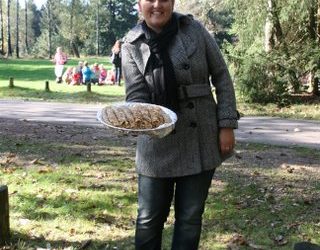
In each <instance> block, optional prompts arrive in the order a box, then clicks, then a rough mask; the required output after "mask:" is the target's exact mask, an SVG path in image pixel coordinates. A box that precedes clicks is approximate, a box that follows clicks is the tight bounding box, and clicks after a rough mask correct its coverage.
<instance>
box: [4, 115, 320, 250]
mask: <svg viewBox="0 0 320 250" xmlns="http://www.w3.org/2000/svg"><path fill="white" fill-rule="evenodd" d="M14 123H16V125H17V126H19V124H22V123H24V122H23V121H19V122H14ZM26 124H27V126H28V127H27V129H26V130H25V131H24V132H23V131H22V132H21V133H18V132H14V129H13V130H12V131H13V132H9V131H10V130H7V132H6V133H1V134H0V184H5V185H8V187H9V193H10V217H11V221H10V222H11V231H12V242H11V244H12V249H35V248H36V247H42V248H44V247H46V246H47V245H48V244H50V246H51V247H52V248H53V249H64V248H67V247H69V249H77V248H79V247H80V246H81V244H83V243H84V242H88V241H90V244H89V246H88V247H87V249H125V250H127V249H128V250H130V249H133V240H134V223H135V217H136V209H137V205H136V204H137V200H136V196H137V184H136V182H137V178H136V174H135V170H134V165H135V164H134V140H132V139H130V138H121V137H110V136H108V134H107V133H105V132H104V130H103V129H101V128H88V129H86V130H85V131H84V128H83V127H72V126H68V125H63V126H62V125H39V124H38V123H36V122H34V123H33V122H27V123H26ZM10 127H11V126H10ZM12 127H13V126H12ZM42 129H47V131H56V132H52V133H51V134H50V133H46V132H45V133H43V132H41V133H40V130H42ZM35 131H38V132H37V133H35ZM70 133H72V134H73V137H70V136H69V135H70ZM93 136H95V137H96V138H95V139H92V137H93ZM66 138H69V139H68V140H67V139H66ZM70 138H74V139H70ZM76 138H77V139H76ZM237 152H238V157H237V158H233V159H231V160H229V161H227V162H226V163H225V164H224V165H223V166H222V167H220V168H219V169H218V170H217V172H216V175H215V178H214V180H213V182H212V187H211V188H210V191H209V196H208V201H207V207H206V211H205V214H204V223H203V234H202V238H201V247H200V249H203V250H222V249H227V245H229V244H230V243H233V242H234V243H235V244H236V245H237V246H238V247H239V249H252V248H250V245H260V246H263V247H264V248H263V249H281V250H282V249H283V250H292V249H293V244H294V243H295V242H298V241H302V240H310V241H312V242H314V243H317V244H320V233H319V232H320V230H319V227H320V220H319V217H318V212H319V211H318V209H319V206H320V203H319V192H320V185H319V179H320V172H319V164H318V163H319V162H320V154H319V153H317V154H315V153H314V150H309V149H303V148H291V149H286V148H283V147H274V146H272V147H269V146H265V145H259V144H245V145H243V144H238V145H237ZM281 153H282V154H281ZM270 154H271V155H272V156H273V157H274V159H275V162H273V161H270ZM257 155H259V156H260V158H259V159H257V158H256V156H257ZM285 155H287V157H285ZM296 156H299V160H296V159H295V157H296ZM281 157H282V158H283V159H282V158H281ZM236 159H238V160H236ZM248 159H256V160H255V161H252V160H250V161H249V160H248ZM261 159H262V160H261ZM303 160H304V161H305V162H306V163H303V162H304V161H303ZM287 165H288V166H291V167H293V168H294V171H293V172H291V173H290V172H288V171H287V169H286V167H284V166H287ZM173 223H174V219H173V211H171V215H170V217H169V219H168V222H167V223H166V225H165V230H164V243H163V244H164V249H169V246H170V242H171V235H172V230H173ZM240 239H243V241H242V242H243V245H241V244H240V243H239V240H240ZM279 239H283V240H279Z"/></svg>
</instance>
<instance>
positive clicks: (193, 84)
mask: <svg viewBox="0 0 320 250" xmlns="http://www.w3.org/2000/svg"><path fill="white" fill-rule="evenodd" d="M137 2H138V9H139V12H140V14H141V15H142V17H143V21H142V22H140V23H138V24H137V26H136V27H134V28H133V29H131V30H130V31H129V32H128V34H127V35H126V36H125V38H124V43H123V44H122V50H121V53H122V69H123V74H124V80H125V91H126V101H127V102H143V103H153V104H158V105H162V106H165V107H167V108H169V109H171V110H173V111H175V112H176V114H177V117H178V120H177V122H176V124H175V129H174V131H173V132H172V133H171V134H169V135H167V136H166V137H164V138H154V137H150V136H147V135H140V136H138V138H137V146H136V170H137V174H138V215H137V220H136V232H135V248H136V250H144V249H148V250H151V249H152V250H160V249H161V242H162V231H163V227H164V223H165V221H166V220H167V217H168V215H169V212H170V206H171V202H172V200H173V199H174V212H175V217H174V218H175V223H174V230H173V237H172V243H171V249H172V250H178V249H179V250H180V249H181V250H196V249H198V247H199V241H200V235H201V225H202V215H203V212H204V209H205V202H206V199H207V196H208V191H209V187H210V185H211V181H212V178H213V175H214V172H215V169H216V168H217V167H218V166H219V165H220V164H221V163H222V162H223V161H224V160H225V159H226V158H228V157H230V156H231V155H232V152H233V149H234V146H235V137H234V131H233V130H234V129H235V128H237V126H238V112H237V110H236V99H235V93H234V87H233V83H232V80H231V77H230V75H229V72H228V68H227V66H226V63H225V61H224V59H223V57H222V54H221V52H220V50H219V47H218V45H217V43H216V41H215V39H214V38H213V37H212V36H211V35H210V34H209V32H208V31H207V30H206V29H205V28H204V26H203V25H202V24H201V23H200V22H198V21H196V20H195V19H194V18H193V17H192V16H190V15H182V14H179V13H176V12H174V11H173V9H174V0H152V1H150V0H138V1H137ZM211 84H212V85H213V86H214V87H215V89H216V97H217V102H216V101H215V99H214V97H213V94H212V92H211V87H210V85H211Z"/></svg>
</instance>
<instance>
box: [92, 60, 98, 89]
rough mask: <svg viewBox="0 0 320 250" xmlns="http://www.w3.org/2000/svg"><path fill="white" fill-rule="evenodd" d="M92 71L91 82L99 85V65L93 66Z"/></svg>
mask: <svg viewBox="0 0 320 250" xmlns="http://www.w3.org/2000/svg"><path fill="white" fill-rule="evenodd" d="M91 71H92V76H91V82H92V83H93V84H96V83H99V76H100V68H99V65H98V64H97V63H95V64H93V66H92V68H91Z"/></svg>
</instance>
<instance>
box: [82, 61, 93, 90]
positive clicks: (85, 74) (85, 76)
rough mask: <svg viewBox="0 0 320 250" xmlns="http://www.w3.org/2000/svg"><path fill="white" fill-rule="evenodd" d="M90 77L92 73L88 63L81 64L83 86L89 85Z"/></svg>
mask: <svg viewBox="0 0 320 250" xmlns="http://www.w3.org/2000/svg"><path fill="white" fill-rule="evenodd" d="M91 77H92V71H91V69H90V67H89V63H88V62H84V63H83V68H82V80H83V84H85V85H87V84H89V83H90V84H91Z"/></svg>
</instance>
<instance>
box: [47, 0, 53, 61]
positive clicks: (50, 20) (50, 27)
mask: <svg viewBox="0 0 320 250" xmlns="http://www.w3.org/2000/svg"><path fill="white" fill-rule="evenodd" d="M51 6H52V4H51V0H48V1H47V8H48V19H49V20H48V23H49V30H48V48H49V49H48V50H49V59H51V58H52V16H51Z"/></svg>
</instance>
